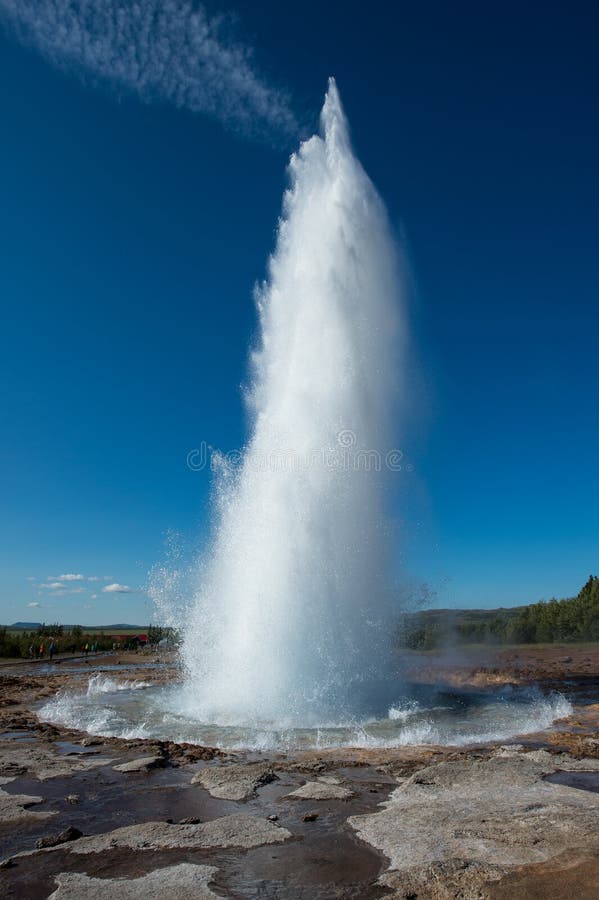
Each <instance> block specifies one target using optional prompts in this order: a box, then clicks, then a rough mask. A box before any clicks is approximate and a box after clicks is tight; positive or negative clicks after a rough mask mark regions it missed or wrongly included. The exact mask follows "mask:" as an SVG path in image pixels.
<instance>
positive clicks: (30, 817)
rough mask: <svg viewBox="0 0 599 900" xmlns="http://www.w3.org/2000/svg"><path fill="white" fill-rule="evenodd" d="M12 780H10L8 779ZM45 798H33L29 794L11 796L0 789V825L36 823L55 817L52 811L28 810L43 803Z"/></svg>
mask: <svg viewBox="0 0 599 900" xmlns="http://www.w3.org/2000/svg"><path fill="white" fill-rule="evenodd" d="M7 780H10V779H7ZM43 802H44V798H43V797H32V796H29V795H28V794H9V793H8V792H7V791H3V790H2V788H0V824H1V825H4V824H7V823H9V824H11V825H12V824H16V823H18V822H27V821H31V822H34V821H36V820H37V819H47V818H48V817H49V816H53V815H55V813H54V812H52V811H51V810H45V811H43V812H42V811H37V810H32V809H27V807H28V806H33V805H34V804H37V803H43Z"/></svg>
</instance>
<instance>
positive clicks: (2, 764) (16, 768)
mask: <svg viewBox="0 0 599 900" xmlns="http://www.w3.org/2000/svg"><path fill="white" fill-rule="evenodd" d="M113 762H115V760H113V759H106V758H102V757H97V756H94V757H93V758H92V759H90V758H89V757H88V756H61V755H60V754H58V753H56V752H55V751H54V750H49V749H47V748H45V747H19V748H18V749H13V748H12V747H11V748H4V747H3V748H2V759H1V760H0V773H1V774H2V775H11V776H12V775H15V774H17V775H24V774H27V775H32V776H33V777H34V778H38V779H39V780H40V781H46V780H47V779H48V778H65V777H67V776H69V775H72V774H73V773H74V772H85V771H87V770H88V769H94V768H97V767H98V766H107V765H110V763H113Z"/></svg>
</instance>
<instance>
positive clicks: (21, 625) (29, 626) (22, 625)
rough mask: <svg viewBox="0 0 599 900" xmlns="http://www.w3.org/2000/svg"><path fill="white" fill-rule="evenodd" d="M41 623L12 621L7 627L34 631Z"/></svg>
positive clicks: (15, 629)
mask: <svg viewBox="0 0 599 900" xmlns="http://www.w3.org/2000/svg"><path fill="white" fill-rule="evenodd" d="M41 624H42V623H41V622H13V624H12V625H9V626H8V627H9V628H12V629H13V630H14V631H35V629H36V628H39V627H40V625H41Z"/></svg>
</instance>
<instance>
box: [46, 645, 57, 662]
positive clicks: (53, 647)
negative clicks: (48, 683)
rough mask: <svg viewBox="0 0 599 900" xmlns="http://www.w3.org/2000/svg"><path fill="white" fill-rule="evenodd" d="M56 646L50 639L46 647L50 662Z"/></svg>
mask: <svg viewBox="0 0 599 900" xmlns="http://www.w3.org/2000/svg"><path fill="white" fill-rule="evenodd" d="M55 650H56V647H55V646H54V641H50V646H49V647H48V653H49V654H50V662H52V657H53V656H54V651H55Z"/></svg>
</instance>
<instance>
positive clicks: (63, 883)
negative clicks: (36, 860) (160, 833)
mask: <svg viewBox="0 0 599 900" xmlns="http://www.w3.org/2000/svg"><path fill="white" fill-rule="evenodd" d="M216 872H217V869H215V868H214V866H199V865H191V864H189V863H181V864H180V865H178V866H168V867H165V868H164V869H157V870H156V871H155V872H150V873H149V874H148V875H143V876H142V877H141V878H90V877H89V876H88V875H83V874H81V873H79V872H61V873H60V874H58V875H57V876H56V883H57V884H58V888H57V889H56V890H55V891H54V893H52V894H50V898H51V900H81V898H83V897H85V898H86V900H139V898H140V897H143V898H145V900H168V898H169V897H173V898H175V897H176V898H177V900H210V898H213V897H219V896H220V894H215V893H214V891H211V890H210V887H209V883H210V882H211V881H212V880H213V878H214V875H215V874H216Z"/></svg>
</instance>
